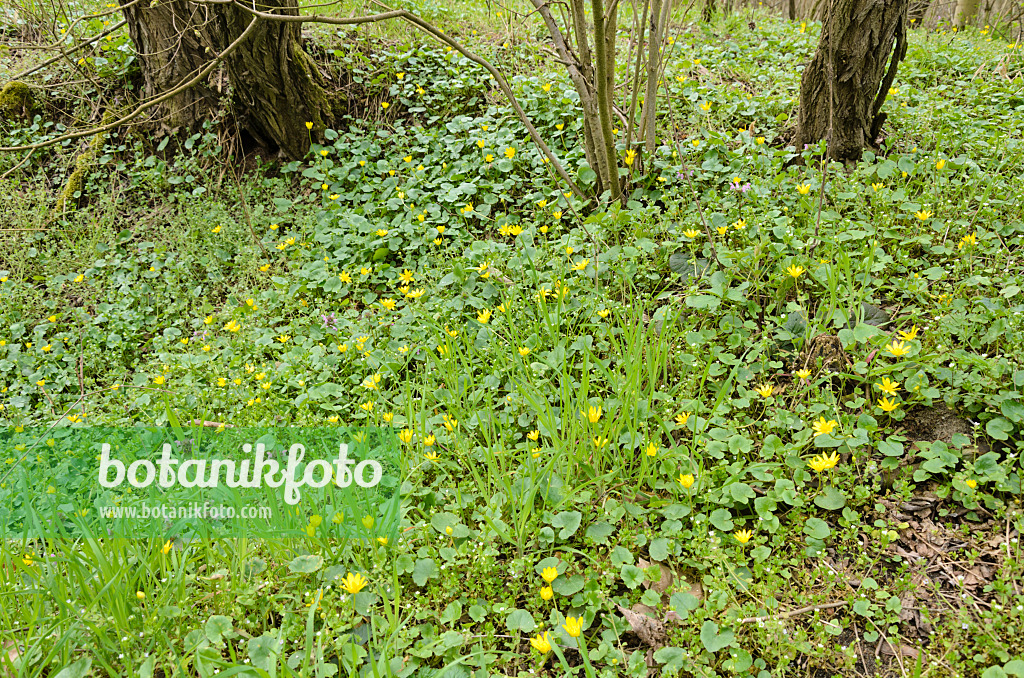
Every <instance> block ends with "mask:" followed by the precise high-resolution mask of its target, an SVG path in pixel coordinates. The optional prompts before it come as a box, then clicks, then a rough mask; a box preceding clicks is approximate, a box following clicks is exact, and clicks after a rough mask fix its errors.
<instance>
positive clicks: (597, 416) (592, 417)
mask: <svg viewBox="0 0 1024 678" xmlns="http://www.w3.org/2000/svg"><path fill="white" fill-rule="evenodd" d="M583 414H584V415H585V416H586V417H587V421H589V422H590V423H591V424H596V423H597V422H598V421H600V420H601V414H602V410H601V406H600V405H598V406H597V407H594V406H593V405H591V406H590V407H589V408H588V409H587V411H586V412H584V413H583Z"/></svg>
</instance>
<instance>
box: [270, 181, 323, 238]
mask: <svg viewBox="0 0 1024 678" xmlns="http://www.w3.org/2000/svg"><path fill="white" fill-rule="evenodd" d="M324 190H325V191H326V190H327V189H326V188H325V189H324ZM277 229H278V225H277V224H271V225H270V230H271V231H276V230H277Z"/></svg>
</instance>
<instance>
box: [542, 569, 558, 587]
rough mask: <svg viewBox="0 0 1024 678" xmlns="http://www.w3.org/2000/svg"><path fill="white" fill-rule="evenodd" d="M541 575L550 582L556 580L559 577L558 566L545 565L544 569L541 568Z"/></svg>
mask: <svg viewBox="0 0 1024 678" xmlns="http://www.w3.org/2000/svg"><path fill="white" fill-rule="evenodd" d="M540 576H541V579H543V580H544V581H546V582H547V583H549V584H550V583H551V582H553V581H555V579H557V578H558V568H555V567H545V568H544V569H543V570H541V572H540Z"/></svg>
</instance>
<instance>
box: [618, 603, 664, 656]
mask: <svg viewBox="0 0 1024 678" xmlns="http://www.w3.org/2000/svg"><path fill="white" fill-rule="evenodd" d="M615 607H617V608H618V609H619V613H620V614H622V616H623V617H625V619H626V621H627V622H629V628H630V629H631V630H632V631H633V633H635V634H636V635H637V637H638V638H640V641H641V642H642V643H643V644H644V645H647V646H649V647H651V648H653V649H655V650H657V649H658V648H660V647H662V646H664V645H665V641H667V640H668V636H667V635H666V634H665V624H664V623H662V622H661V621H660V620H658V619H655V618H654V617H648V616H647V615H646V614H642V613H641V612H634V611H633V610H630V609H627V608H625V607H622V606H621V605H616V606H615ZM634 607H637V606H634ZM642 607H646V606H642ZM647 609H648V610H650V609H651V608H647Z"/></svg>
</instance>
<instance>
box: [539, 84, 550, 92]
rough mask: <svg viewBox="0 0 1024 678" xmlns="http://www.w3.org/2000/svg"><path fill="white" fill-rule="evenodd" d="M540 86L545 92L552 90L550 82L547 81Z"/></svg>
mask: <svg viewBox="0 0 1024 678" xmlns="http://www.w3.org/2000/svg"><path fill="white" fill-rule="evenodd" d="M540 88H541V89H542V90H544V91H545V92H550V91H551V83H550V82H549V83H545V84H543V85H541V86H540Z"/></svg>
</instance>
